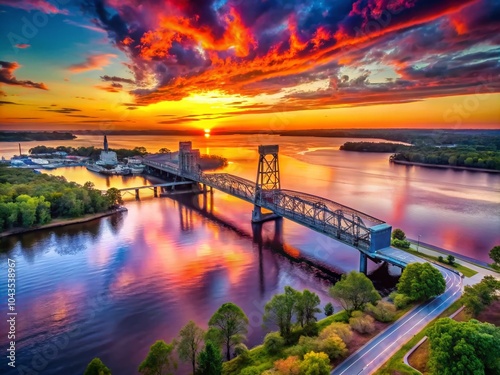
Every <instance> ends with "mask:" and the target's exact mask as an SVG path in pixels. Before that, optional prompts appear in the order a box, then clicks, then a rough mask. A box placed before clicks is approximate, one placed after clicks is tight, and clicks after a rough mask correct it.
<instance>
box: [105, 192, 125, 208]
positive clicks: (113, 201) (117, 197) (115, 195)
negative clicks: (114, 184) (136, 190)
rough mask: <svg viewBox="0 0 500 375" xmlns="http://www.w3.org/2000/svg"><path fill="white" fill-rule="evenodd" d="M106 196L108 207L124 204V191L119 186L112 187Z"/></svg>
mask: <svg viewBox="0 0 500 375" xmlns="http://www.w3.org/2000/svg"><path fill="white" fill-rule="evenodd" d="M106 198H107V200H108V207H109V208H111V207H116V206H119V205H121V204H123V198H122V193H121V192H120V190H118V189H117V188H110V189H108V191H107V192H106Z"/></svg>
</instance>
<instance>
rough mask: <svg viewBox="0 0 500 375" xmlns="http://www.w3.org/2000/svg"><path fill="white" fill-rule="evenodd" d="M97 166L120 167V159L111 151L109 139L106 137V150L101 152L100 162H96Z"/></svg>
mask: <svg viewBox="0 0 500 375" xmlns="http://www.w3.org/2000/svg"><path fill="white" fill-rule="evenodd" d="M96 164H97V165H101V166H103V167H115V166H116V165H118V157H117V156H116V152H114V151H109V148H108V138H107V137H106V136H104V150H103V151H101V155H100V156H99V160H98V161H97V162H96Z"/></svg>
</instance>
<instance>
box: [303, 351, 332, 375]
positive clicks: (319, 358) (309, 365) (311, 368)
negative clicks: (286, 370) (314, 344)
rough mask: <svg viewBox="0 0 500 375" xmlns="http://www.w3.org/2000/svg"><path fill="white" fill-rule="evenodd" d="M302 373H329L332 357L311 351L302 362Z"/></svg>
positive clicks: (304, 374)
mask: <svg viewBox="0 0 500 375" xmlns="http://www.w3.org/2000/svg"><path fill="white" fill-rule="evenodd" d="M300 374H301V375H329V374H330V359H329V358H328V356H327V355H326V354H325V353H315V352H309V353H307V354H306V355H305V356H304V360H303V361H302V363H301V364H300Z"/></svg>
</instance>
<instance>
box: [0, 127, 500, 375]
mask: <svg viewBox="0 0 500 375" xmlns="http://www.w3.org/2000/svg"><path fill="white" fill-rule="evenodd" d="M114 138H115V139H114ZM158 138H159V137H111V138H110V145H111V147H126V148H131V147H136V146H138V145H141V146H142V145H144V146H145V147H147V148H148V150H149V151H152V152H153V151H156V150H158V149H159V148H161V147H168V148H170V149H172V150H175V149H176V148H177V147H176V146H177V143H178V141H179V139H178V138H176V137H162V138H161V139H158ZM193 141H194V146H195V147H199V148H200V149H201V152H202V153H210V154H218V155H223V156H225V157H227V158H228V160H229V161H230V164H229V166H228V167H227V168H226V171H227V172H229V173H233V174H236V175H239V176H242V177H246V178H249V179H251V180H253V179H255V174H256V163H257V152H256V146H257V145H258V144H265V143H268V144H269V143H278V144H279V145H280V166H281V173H282V175H281V177H282V186H283V187H285V188H287V189H292V190H301V191H306V192H311V193H314V194H317V195H322V196H325V197H328V198H330V199H333V200H336V201H338V202H339V203H343V204H346V205H352V206H353V207H355V208H357V209H359V210H361V211H364V212H366V213H368V214H371V215H373V216H376V217H378V218H380V219H383V220H385V221H387V222H388V223H390V224H392V225H393V226H394V227H401V228H403V229H404V230H405V231H406V232H407V234H408V236H409V237H412V238H417V236H418V235H419V234H420V235H421V240H422V241H425V242H428V243H432V244H434V245H436V246H441V247H444V248H446V249H449V250H453V251H455V252H457V253H460V254H463V255H467V256H470V257H474V258H476V259H479V260H482V261H488V251H489V249H490V248H491V247H492V246H493V245H494V244H497V243H500V234H499V233H500V230H499V229H500V215H499V213H500V194H499V193H500V175H494V174H487V173H475V172H466V171H452V170H434V169H427V168H421V167H405V166H395V165H391V164H389V163H388V161H387V159H388V155H387V154H361V153H347V152H340V151H338V146H339V145H340V144H342V143H344V142H345V141H346V140H344V139H326V138H295V137H274V136H224V137H212V138H209V139H207V138H201V137H200V138H195V139H193ZM100 142H101V138H100V137H82V138H81V139H80V138H79V139H77V140H75V141H73V142H71V144H74V145H75V146H80V145H98V144H100ZM46 144H52V145H59V144H60V142H47V143H46ZM35 145H36V143H33V144H24V145H23V147H24V148H26V149H27V148H29V147H33V146H35ZM242 145H243V146H242ZM0 150H1V152H2V154H0V155H4V156H8V157H10V156H11V155H13V154H14V153H15V152H16V150H17V144H5V143H4V144H0ZM51 173H53V174H58V175H64V176H66V177H67V178H68V179H69V180H73V181H77V182H80V183H83V182H85V181H88V180H92V181H93V182H94V183H95V184H96V187H98V188H103V189H104V188H106V187H110V186H115V187H124V186H135V185H144V184H147V183H148V181H147V180H145V179H144V178H142V177H108V178H105V177H102V176H99V175H96V174H94V173H91V172H88V171H87V170H86V169H85V168H82V167H76V168H68V169H58V170H55V171H52V172H51ZM151 195H152V192H149V191H148V192H144V193H142V192H141V197H143V200H142V201H140V202H136V201H134V200H133V197H132V196H130V195H128V196H126V198H127V199H128V200H127V203H126V206H127V208H128V212H126V213H123V214H121V215H117V216H113V217H108V218H104V219H101V220H97V221H94V222H90V223H86V224H81V225H75V226H71V227H66V228H59V229H54V230H47V231H39V232H33V233H29V234H25V235H22V236H14V237H10V238H8V239H4V240H2V242H0V244H1V248H2V250H4V252H3V253H2V254H0V269H1V271H0V272H1V274H2V275H5V274H6V267H7V265H6V260H7V258H8V257H9V258H14V259H16V260H17V275H18V278H17V300H18V302H17V308H18V312H19V317H18V322H17V332H18V338H17V355H18V357H17V364H18V365H20V364H23V365H25V366H28V367H31V368H34V369H35V370H36V371H37V372H38V373H39V374H54V375H55V374H57V375H59V374H69V375H72V374H81V373H83V370H84V368H85V366H86V364H87V363H88V362H89V361H90V360H91V359H92V358H93V357H95V356H99V357H101V359H103V361H104V362H105V363H106V364H107V365H108V366H109V367H110V368H111V369H112V371H113V373H115V374H120V375H128V374H136V373H137V372H136V368H137V366H138V365H139V363H140V362H141V361H142V359H144V357H145V356H146V354H147V351H148V348H149V346H150V345H151V344H152V343H154V341H155V340H157V339H165V340H166V341H170V340H171V339H172V338H174V337H175V336H176V335H177V333H178V331H179V329H180V328H181V327H182V326H183V325H184V324H185V323H187V321H188V320H189V319H193V320H195V321H196V322H197V323H198V324H200V325H201V326H203V327H206V322H207V321H208V319H209V317H210V316H211V315H212V314H213V312H214V311H215V310H216V309H217V308H218V307H219V306H220V305H221V304H222V303H224V302H227V301H233V302H235V303H237V304H238V305H240V306H241V307H242V308H243V310H244V311H245V312H246V314H247V315H248V316H249V318H250V321H251V329H250V332H249V344H250V345H253V344H256V343H258V342H259V341H260V340H261V339H262V337H263V335H264V334H265V330H263V329H262V327H261V320H260V319H261V315H262V309H263V305H264V304H265V303H266V301H267V300H269V299H270V297H271V296H272V295H273V294H275V293H278V292H281V291H282V290H283V287H284V286H285V285H292V286H293V287H295V288H297V289H304V288H309V289H311V290H314V291H315V292H316V293H318V294H319V295H320V297H321V299H322V305H324V304H325V303H326V302H328V301H329V297H328V294H327V291H328V287H329V285H331V281H332V280H334V279H335V275H334V273H342V272H346V271H349V270H352V269H357V267H358V253H357V251H356V250H353V249H349V248H348V247H346V246H343V245H339V244H337V243H335V242H334V241H333V240H330V239H328V238H326V237H324V236H322V235H319V234H316V233H314V232H312V231H310V230H308V229H305V228H303V227H301V226H299V225H296V224H294V223H291V222H288V221H286V220H285V221H284V222H283V223H282V227H279V226H278V228H276V227H275V224H274V223H272V222H270V223H266V224H264V226H263V228H262V236H261V237H262V241H259V239H258V238H259V236H254V234H253V231H252V226H251V224H250V222H249V220H250V213H251V206H250V205H249V204H247V203H244V202H242V201H239V200H237V199H236V198H233V197H231V196H228V195H226V194H223V193H221V192H218V191H216V192H215V193H214V195H213V197H212V198H211V197H210V195H208V196H207V198H206V201H205V202H204V201H203V197H202V196H196V197H194V198H193V197H184V198H182V199H178V200H172V199H169V198H161V199H155V198H152V197H151ZM279 238H282V240H283V241H284V246H281V245H280V241H279V240H278V239H279ZM308 261H313V262H315V263H320V264H322V265H323V266H324V267H325V268H327V269H329V270H331V271H332V272H333V274H331V273H329V274H325V273H323V272H319V271H318V270H317V269H315V268H313V267H311V266H309V265H308ZM379 267H380V266H379V265H374V264H371V263H370V267H369V270H370V271H371V272H373V274H372V278H373V279H374V280H375V281H377V282H378V283H379V284H380V285H381V286H382V284H384V285H387V286H390V285H392V284H393V283H394V279H395V278H394V277H392V276H397V274H398V270H397V269H394V268H392V267H391V268H389V269H387V268H385V267H382V268H379ZM0 289H1V291H0V292H1V293H2V295H6V285H5V283H4V282H3V281H2V283H0ZM2 311H4V310H2ZM4 320H5V319H2V323H1V324H2V332H5V331H4V330H3V328H5V322H4ZM0 343H1V344H2V349H3V348H4V347H5V346H4V344H5V337H1V338H0ZM1 366H2V367H1V368H2V373H4V372H5V371H4V369H7V371H8V368H6V367H5V360H3V361H2V364H1ZM7 373H9V374H14V373H17V372H16V371H10V372H7ZM178 373H185V368H181V369H180V370H179V372H178Z"/></svg>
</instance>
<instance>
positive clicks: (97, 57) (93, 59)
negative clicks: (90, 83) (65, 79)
mask: <svg viewBox="0 0 500 375" xmlns="http://www.w3.org/2000/svg"><path fill="white" fill-rule="evenodd" d="M115 57H117V55H115V54H113V53H96V54H93V55H90V56H87V57H86V58H85V61H84V62H81V63H78V64H73V65H70V66H68V67H67V69H68V70H69V71H70V72H73V73H82V72H87V71H89V70H102V68H103V67H105V66H108V65H109V64H111V61H110V60H111V59H112V58H115Z"/></svg>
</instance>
